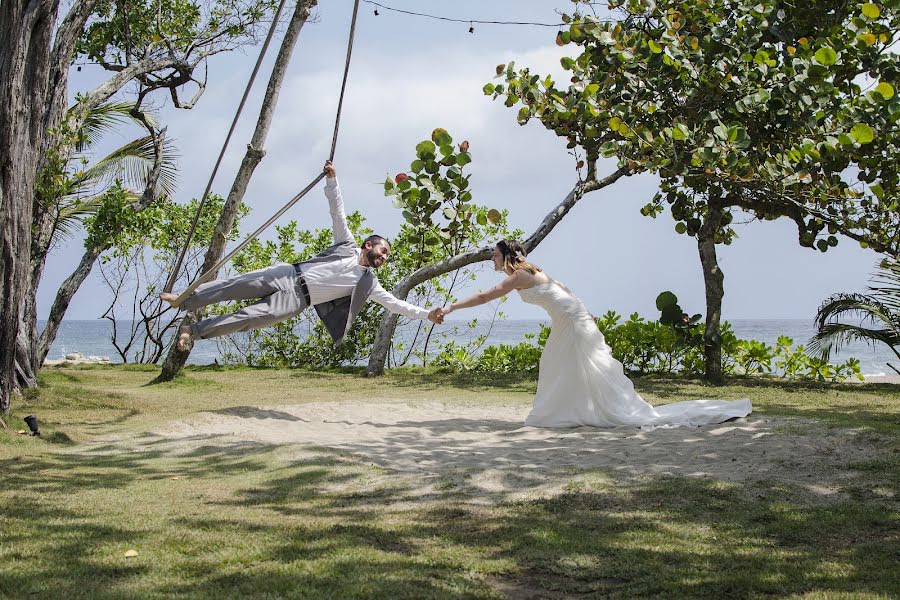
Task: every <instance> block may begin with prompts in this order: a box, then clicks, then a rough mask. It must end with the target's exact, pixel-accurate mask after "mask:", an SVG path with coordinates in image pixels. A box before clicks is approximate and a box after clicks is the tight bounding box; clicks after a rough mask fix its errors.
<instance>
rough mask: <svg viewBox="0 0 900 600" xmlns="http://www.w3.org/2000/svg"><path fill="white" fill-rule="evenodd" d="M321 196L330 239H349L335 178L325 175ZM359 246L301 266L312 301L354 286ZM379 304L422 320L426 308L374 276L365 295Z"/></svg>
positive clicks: (360, 268) (358, 269) (344, 292)
mask: <svg viewBox="0 0 900 600" xmlns="http://www.w3.org/2000/svg"><path fill="white" fill-rule="evenodd" d="M325 197H327V198H328V207H329V209H330V211H331V224H332V227H333V228H334V242H335V243H336V244H338V243H341V242H348V241H350V242H353V241H355V240H354V239H353V233H351V231H350V228H349V227H347V216H346V215H345V214H344V201H343V198H341V188H340V187H339V186H338V182H337V178H333V177H327V178H326V179H325ZM360 254H362V249H361V248H357V249H356V252H355V253H354V255H353V256H350V257H347V258H344V259H341V260H335V261H331V262H324V263H313V264H311V265H309V266H307V267H306V268H304V269H303V278H304V279H305V280H306V287H307V288H308V289H309V297H310V300H311V301H312V303H313V304H320V303H322V302H328V301H330V300H337V299H338V298H342V297H343V296H349V295H350V294H351V293H352V292H353V288H355V287H356V284H357V282H359V278H360V277H362V276H363V273H365V271H366V269H367V267H364V266H362V265H360V264H359V257H360ZM369 298H370V299H371V300H374V301H375V302H377V303H378V304H380V305H381V306H383V307H385V308H386V309H387V310H389V311H391V312H392V313H398V314H401V315H404V316H407V317H409V318H410V319H420V320H423V321H424V320H425V319H427V318H428V311H427V310H425V309H424V308H420V307H418V306H415V305H412V304H410V303H409V302H404V301H403V300H400V299H399V298H396V297H394V295H393V294H391V293H390V292H388V291H387V290H385V289H384V288H383V287H381V283H379V281H378V279H377V278H376V279H375V287H374V288H373V289H372V293H371V294H370V295H369Z"/></svg>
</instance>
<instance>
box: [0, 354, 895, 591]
mask: <svg viewBox="0 0 900 600" xmlns="http://www.w3.org/2000/svg"><path fill="white" fill-rule="evenodd" d="M154 374H155V369H149V370H148V369H147V368H142V367H127V366H126V367H122V366H119V367H82V368H76V367H67V368H53V369H45V371H44V373H43V375H42V383H43V385H42V387H41V389H40V391H39V392H38V393H37V394H35V395H34V396H31V397H29V398H26V399H22V400H20V401H18V402H17V403H16V404H15V405H14V407H13V412H12V413H11V414H10V415H9V416H8V419H7V422H8V423H9V425H10V427H11V428H12V429H13V430H15V429H18V428H20V427H24V425H23V424H22V421H21V419H22V417H23V416H25V415H27V414H30V413H34V414H37V416H38V419H39V422H40V425H41V428H42V431H43V436H42V437H40V438H35V437H30V436H22V435H17V434H15V431H13V432H12V433H5V432H2V431H0V472H2V473H3V486H2V490H0V597H10V598H19V597H37V596H43V597H49V598H172V597H186V598H231V597H234V598H237V597H240V598H281V597H291V598H391V599H394V598H607V597H609V598H649V597H669V598H676V597H677V598H693V597H696V598H759V597H766V596H777V597H797V598H809V599H812V598H842V599H843V598H898V597H900V568H898V565H900V510H898V509H900V503H898V495H897V494H898V487H900V386H897V385H889V384H881V385H854V384H847V385H832V386H827V385H817V384H800V383H790V382H783V381H778V380H733V381H731V382H729V384H728V385H726V386H724V387H720V388H714V389H710V388H706V387H704V386H702V385H700V384H699V383H698V382H696V381H689V380H682V379H665V378H640V379H637V380H636V386H637V388H638V390H639V391H640V392H641V393H642V394H643V395H644V397H645V398H647V399H648V400H649V401H651V402H653V403H664V402H671V401H675V400H680V399H688V398H696V397H704V396H706V397H711V396H712V397H720V398H738V397H750V398H751V399H752V400H753V403H754V414H753V415H752V417H751V418H753V419H766V418H773V419H776V418H777V419H781V421H779V422H783V423H786V424H787V425H783V426H782V430H783V431H784V432H785V435H787V434H788V433H789V432H790V430H791V428H798V429H803V428H805V427H809V426H810V423H813V424H816V427H817V428H818V429H819V430H821V431H824V432H826V433H825V435H828V436H835V437H840V438H842V439H845V440H846V441H847V443H848V444H854V443H856V442H858V441H867V443H875V444H876V445H877V447H878V448H880V451H879V453H878V454H877V455H873V456H871V457H870V458H868V459H866V460H859V461H856V462H854V463H852V464H849V465H848V466H847V469H846V473H844V474H843V476H842V478H841V479H840V482H839V490H838V493H836V494H832V495H830V496H827V497H822V496H817V495H816V494H813V493H810V491H809V489H808V487H805V486H804V485H802V482H800V481H797V482H786V481H782V480H765V479H747V480H744V481H722V480H716V479H710V478H703V477H699V478H698V477H683V476H643V477H624V476H622V475H620V474H619V473H617V472H615V471H611V470H590V469H587V470H585V469H578V468H572V469H571V470H567V471H566V472H567V473H568V474H569V476H570V481H569V482H568V484H567V485H566V486H565V488H564V489H563V490H561V491H560V492H559V493H553V494H546V495H538V494H535V495H533V496H532V497H528V498H520V499H516V500H504V501H490V502H484V501H477V499H476V498H473V497H471V496H470V495H467V494H462V493H460V490H459V489H458V488H457V487H456V486H454V485H452V484H448V485H446V486H444V487H442V486H437V487H436V489H437V492H435V493H431V494H428V495H424V496H415V495H411V489H412V488H414V487H415V486H416V485H417V482H416V481H415V478H414V477H411V476H410V475H409V474H402V475H401V474H397V475H396V476H395V475H394V474H393V473H392V471H391V470H390V469H389V468H385V467H384V466H378V465H374V464H372V463H371V462H369V461H367V460H365V459H364V458H362V457H359V456H356V455H353V454H350V453H346V452H337V451H334V450H331V449H328V448H309V447H300V446H298V445H296V444H281V445H276V444H267V443H264V442H258V441H257V442H254V441H252V440H251V441H247V440H245V441H240V442H238V441H224V442H217V441H215V440H210V441H209V442H206V441H203V440H201V441H199V442H197V443H195V444H193V445H192V446H190V448H189V449H187V450H182V451H175V450H173V448H172V447H171V446H170V445H167V444H165V443H159V442H158V441H157V440H156V439H155V438H150V437H148V434H147V433H146V432H148V431H151V430H153V429H154V428H157V427H160V426H163V425H165V424H171V423H172V422H177V421H179V420H181V419H186V418H191V416H192V415H195V413H197V412H200V411H222V410H229V409H231V410H235V409H236V408H238V407H248V406H267V407H272V406H288V405H297V404H302V403H310V402H343V401H359V400H365V399H366V398H384V397H388V396H389V397H391V398H397V399H401V400H405V401H407V402H409V403H415V402H418V401H425V400H429V399H440V400H441V401H442V402H445V403H450V404H455V405H458V406H459V407H460V411H461V412H464V411H465V410H466V408H467V407H474V406H487V405H491V404H494V403H505V404H509V403H521V404H522V405H527V404H528V403H529V402H530V398H531V395H532V394H533V393H534V389H535V383H536V382H535V379H534V378H533V377H531V376H520V375H503V376H497V375H479V374H465V375H452V374H445V373H440V372H436V371H433V370H399V371H393V372H391V373H390V374H389V375H387V376H385V377H383V378H378V379H367V378H365V377H363V376H362V375H361V373H360V372H359V371H355V370H345V371H334V372H310V371H302V370H253V369H225V368H221V369H214V368H193V369H188V370H187V372H186V374H185V376H184V377H181V378H179V379H178V380H176V381H175V382H172V383H168V384H162V385H154V386H150V385H146V384H147V382H148V381H149V380H150V379H151V378H152V377H153V375H154ZM873 440H875V442H873ZM800 458H802V457H798V459H800ZM576 467H577V466H576Z"/></svg>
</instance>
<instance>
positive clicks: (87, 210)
mask: <svg viewBox="0 0 900 600" xmlns="http://www.w3.org/2000/svg"><path fill="white" fill-rule="evenodd" d="M102 204H103V194H96V195H94V196H84V197H78V198H76V197H74V196H68V197H66V198H65V199H63V200H62V201H61V202H60V204H59V207H58V210H57V213H56V222H55V223H54V230H53V238H52V239H53V243H54V244H57V243H59V242H61V241H64V240H67V239H69V238H71V237H72V236H74V235H75V234H76V233H78V231H80V230H81V223H82V221H84V219H86V218H88V217H92V216H94V215H95V214H97V211H98V210H99V209H100V206H101V205H102Z"/></svg>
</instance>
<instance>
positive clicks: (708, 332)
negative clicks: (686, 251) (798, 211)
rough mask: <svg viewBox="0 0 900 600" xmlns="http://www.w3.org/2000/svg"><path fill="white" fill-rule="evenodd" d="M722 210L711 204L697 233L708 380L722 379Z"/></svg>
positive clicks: (705, 374)
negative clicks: (719, 238) (718, 252)
mask: <svg viewBox="0 0 900 600" xmlns="http://www.w3.org/2000/svg"><path fill="white" fill-rule="evenodd" d="M722 216H723V210H722V207H720V206H715V205H711V206H710V207H709V208H708V210H707V213H706V217H705V219H704V221H703V224H702V225H701V227H700V232H699V233H698V235H697V248H698V250H699V251H700V263H701V265H702V266H703V282H704V284H705V287H706V329H705V330H704V331H703V352H704V357H705V363H706V364H705V373H704V378H705V379H706V380H707V381H709V382H711V383H721V382H722V335H721V333H720V328H719V326H720V323H721V321H722V298H723V296H724V295H725V287H724V282H725V275H724V274H723V273H722V269H721V268H720V267H719V262H718V259H717V257H716V232H717V231H718V230H719V227H720V226H721V223H722Z"/></svg>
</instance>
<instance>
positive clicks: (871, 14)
mask: <svg viewBox="0 0 900 600" xmlns="http://www.w3.org/2000/svg"><path fill="white" fill-rule="evenodd" d="M862 14H864V15H865V16H866V17H868V18H870V19H877V18H878V16H879V15H880V14H881V9H880V8H878V6H876V5H875V4H872V3H871V2H866V3H865V4H863V5H862Z"/></svg>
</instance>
